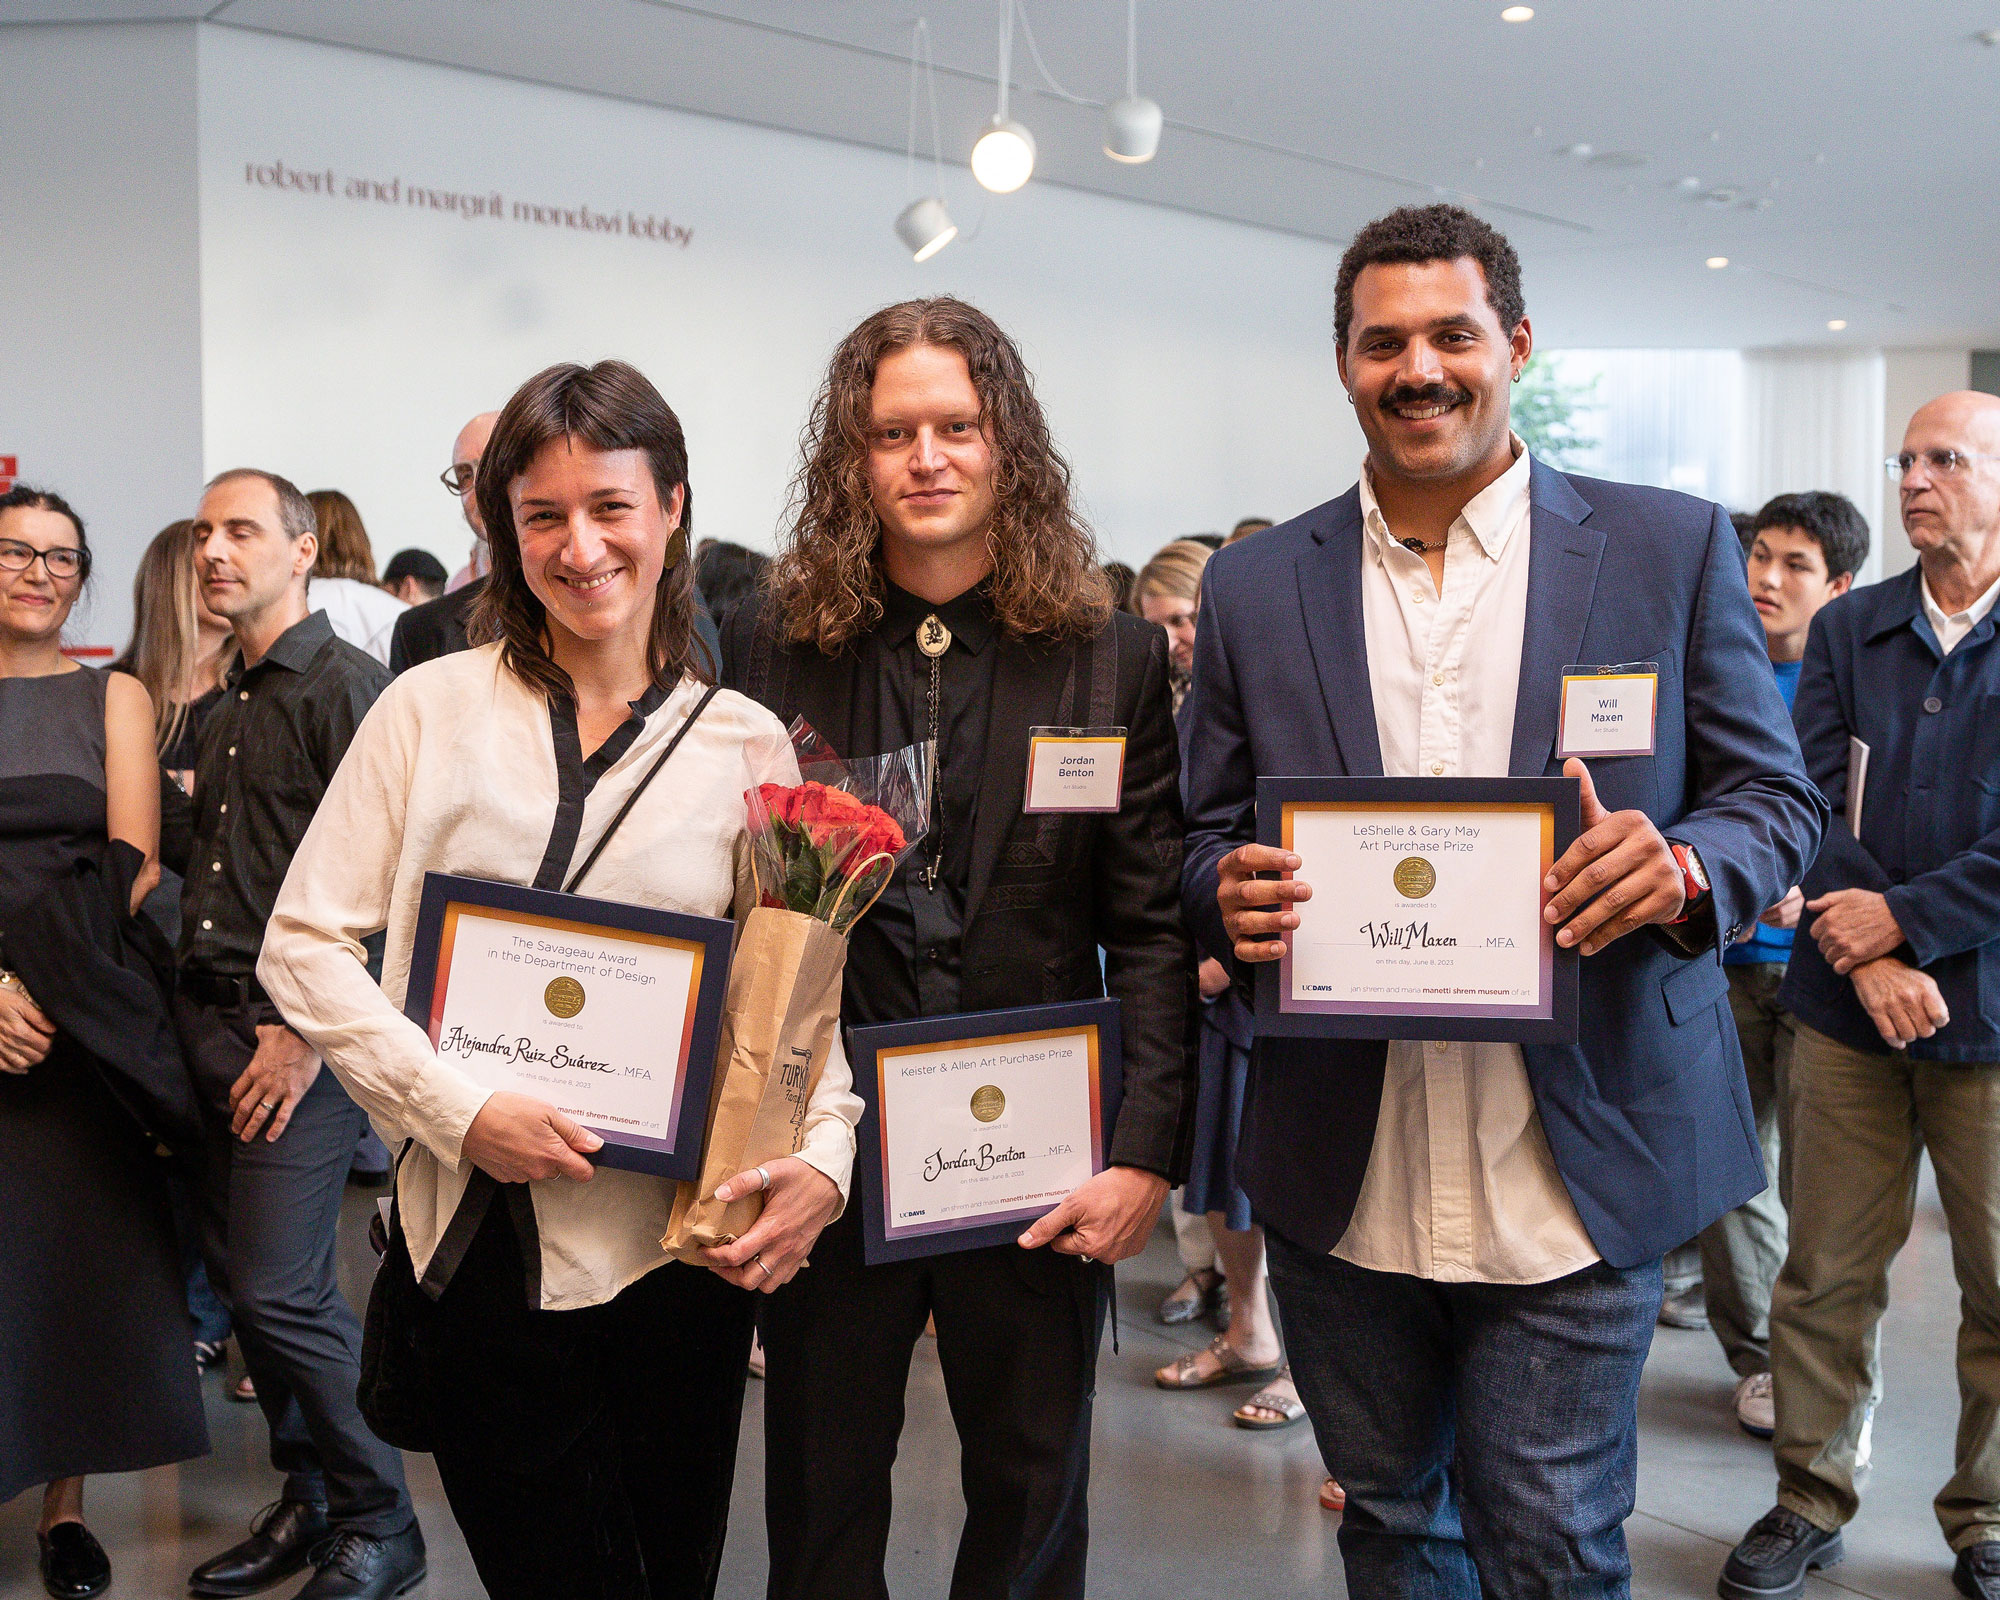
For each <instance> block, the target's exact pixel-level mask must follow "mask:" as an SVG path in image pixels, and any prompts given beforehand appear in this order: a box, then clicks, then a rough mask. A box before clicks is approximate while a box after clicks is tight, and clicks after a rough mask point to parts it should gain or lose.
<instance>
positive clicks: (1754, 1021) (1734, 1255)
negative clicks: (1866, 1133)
mask: <svg viewBox="0 0 2000 1600" xmlns="http://www.w3.org/2000/svg"><path fill="white" fill-rule="evenodd" d="M1784 980H1785V965H1784V963H1783V962H1782V961H1776V962H1761V961H1760V962H1757V963H1756V964H1754V965H1748V966H1740V967H1731V968H1729V1009H1730V1010H1731V1011H1732V1012H1734V1013H1735V1016H1736V1037H1737V1038H1738V1039H1740V1040H1741V1041H1742V1043H1743V1071H1744V1074H1745V1075H1746V1076H1747V1077H1748V1078H1749V1080H1750V1112H1751V1115H1752V1116H1754V1117H1755V1118H1756V1121H1757V1142H1758V1143H1759V1144H1761V1145H1762V1146H1763V1147H1764V1170H1765V1171H1766V1172H1768V1173H1769V1174H1770V1175H1771V1187H1770V1188H1768V1189H1766V1190H1765V1191H1764V1192H1763V1193H1762V1194H1760V1195H1754V1196H1752V1197H1751V1198H1750V1199H1748V1200H1746V1201H1744V1202H1743V1204H1742V1205H1740V1206H1738V1207H1737V1208H1736V1209H1735V1210H1734V1211H1731V1212H1729V1213H1727V1214H1726V1215H1724V1216H1720V1217H1717V1218H1716V1219H1715V1221H1713V1222H1711V1223H1710V1224H1709V1225H1708V1226H1707V1227H1706V1228H1704V1229H1702V1230H1701V1276H1702V1282H1703V1284H1704V1285H1705V1287H1706V1291H1707V1298H1708V1321H1709V1326H1710V1327H1712V1328H1714V1329H1715V1336H1716V1338H1717V1339H1719V1340H1721V1341H1722V1353H1723V1355H1725V1356H1726V1357H1728V1359H1729V1365H1730V1367H1731V1368H1732V1369H1733V1370H1734V1371H1735V1373H1736V1376H1737V1377H1739V1378H1747V1377H1749V1376H1750V1374H1751V1373H1753V1372H1769V1371H1770V1370H1771V1286H1772V1285H1773V1284H1775V1283H1776V1282H1777V1281H1778V1269H1779V1268H1780V1267H1782V1266H1783V1265H1784V1264H1785V1203H1784V1201H1783V1199H1782V1198H1781V1195H1782V1194H1783V1192H1784V1188H1785V1183H1784V1178H1783V1167H1782V1162H1783V1159H1784V1155H1783V1151H1784V1144H1785V1141H1784V1139H1783V1138H1782V1137H1781V1133H1782V1123H1783V1115H1784V1105H1785V1079H1786V1076H1787V1074H1788V1073H1789V1072H1790V1070H1791V1065H1792V1041H1793V1038H1794V1028H1793V1023H1792V1015H1791V1013H1790V1012H1789V1011H1786V1010H1785V1009H1784V1008H1783V1007H1781V1006H1780V1005H1779V1004H1778V985H1779V984H1781V983H1783V982H1784Z"/></svg>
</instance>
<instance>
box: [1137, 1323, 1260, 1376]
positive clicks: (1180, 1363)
mask: <svg viewBox="0 0 2000 1600" xmlns="http://www.w3.org/2000/svg"><path fill="white" fill-rule="evenodd" d="M1203 1356H1213V1357H1214V1358H1215V1368H1214V1370H1213V1371H1211V1372H1208V1373H1206V1374H1204V1373H1203V1371H1202V1365H1203V1363H1202V1359H1201V1358H1202V1357H1203ZM1279 1365H1280V1364H1279V1363H1278V1362H1276V1361H1271V1362H1250V1361H1246V1360H1244V1359H1243V1357H1241V1356H1239V1355H1238V1354H1237V1353H1236V1352H1235V1351H1234V1350H1232V1349H1230V1347H1229V1336H1228V1335H1227V1334H1221V1333H1218V1334H1217V1335H1216V1336H1215V1337H1214V1338H1213V1339H1211V1340H1210V1341H1209V1342H1208V1344H1207V1346H1206V1347H1205V1348H1203V1349H1200V1350H1193V1351H1190V1352H1189V1353H1188V1354H1186V1355H1184V1356H1177V1357H1176V1358H1175V1359H1174V1360H1172V1361H1170V1362H1168V1363H1167V1364H1166V1365H1165V1366H1164V1367H1161V1368H1160V1369H1159V1371H1157V1372H1155V1373H1154V1374H1153V1382H1155V1383H1156V1384H1158V1385H1159V1386H1160V1387H1161V1388H1162V1389H1207V1388H1211V1387H1213V1386H1214V1385H1215V1384H1218V1383H1257V1382H1261V1381H1263V1380H1264V1379H1265V1378H1270V1377H1275V1376H1276V1375H1277V1373H1278V1369H1279Z"/></svg>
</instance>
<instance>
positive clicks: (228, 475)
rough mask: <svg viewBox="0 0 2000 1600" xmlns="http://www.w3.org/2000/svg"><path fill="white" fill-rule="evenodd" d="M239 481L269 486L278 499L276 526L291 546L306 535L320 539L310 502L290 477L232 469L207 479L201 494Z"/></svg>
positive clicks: (262, 471) (258, 471) (258, 469)
mask: <svg viewBox="0 0 2000 1600" xmlns="http://www.w3.org/2000/svg"><path fill="white" fill-rule="evenodd" d="M238 478H257V479H261V480H262V481H263V482H265V483H267V484H269V485H270V487H271V493H273V494H274V495H276V496H277V497H278V526H279V527H280V528H281V529H282V530H283V531H284V535H285V537H286V538H287V539H289V540H291V541H292V543H293V544H297V543H298V542H299V541H300V540H301V539H303V538H304V537H305V536H306V535H307V534H311V535H312V536H313V537H314V538H315V539H316V538H318V537H319V518H318V517H317V516H316V515H314V513H313V508H312V502H311V501H310V500H308V499H307V498H306V497H305V496H304V495H303V494H301V493H300V492H299V486H298V485H297V484H295V483H294V482H292V480H291V479H290V478H285V477H280V476H279V475H278V474H277V473H275V472H266V471H265V470H264V469H263V468H262V467H231V468H230V469H229V470H228V471H227V472H218V473H217V474H216V475H215V476H214V477H212V478H210V479H209V480H208V482H207V483H206V484H204V485H203V486H202V487H203V492H204V493H206V492H207V491H208V490H209V489H213V488H215V487H216V486H217V485H219V484H224V483H231V482H233V481H234V480H236V479H238Z"/></svg>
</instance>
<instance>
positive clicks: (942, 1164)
mask: <svg viewBox="0 0 2000 1600" xmlns="http://www.w3.org/2000/svg"><path fill="white" fill-rule="evenodd" d="M1027 1159H1028V1152H1027V1151H1025V1150H1016V1149H1015V1148H1014V1147H1013V1146H1012V1145H1009V1146H1008V1147H1007V1148H1006V1149H1005V1150H995V1149H994V1148H993V1146H991V1145H990V1144H983V1145H981V1146H980V1147H979V1154H977V1155H973V1154H972V1153H970V1152H969V1151H965V1150H961V1151H959V1153H958V1154H957V1155H955V1156H948V1155H946V1154H945V1153H944V1152H943V1151H942V1150H933V1151H932V1152H931V1153H930V1154H929V1155H927V1156H925V1157H924V1182H925V1183H936V1182H937V1181H938V1179H940V1178H942V1177H943V1176H944V1175H945V1174H946V1173H947V1172H956V1171H961V1170H964V1169H967V1168H970V1169H971V1170H972V1171H974V1172H991V1171H992V1170H993V1168H995V1167H997V1166H998V1165H999V1164H1000V1163H1001V1162H1003V1161H1026V1160H1027Z"/></svg>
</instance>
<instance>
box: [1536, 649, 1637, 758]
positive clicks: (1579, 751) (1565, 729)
mask: <svg viewBox="0 0 2000 1600" xmlns="http://www.w3.org/2000/svg"><path fill="white" fill-rule="evenodd" d="M1659 704H1660V664H1659V663H1658V662H1657V661H1626V662H1621V663H1620V664H1618V665H1616V666H1603V667H1588V666H1574V667H1564V668H1563V673H1562V709H1561V711H1560V712H1559V713H1558V714H1557V718H1556V729H1557V737H1556V756H1557V758H1558V759H1562V758H1566V757H1569V756H1649V755H1651V754H1652V753H1653V723H1654V718H1655V715H1656V713H1657V712H1658V710H1659Z"/></svg>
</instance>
